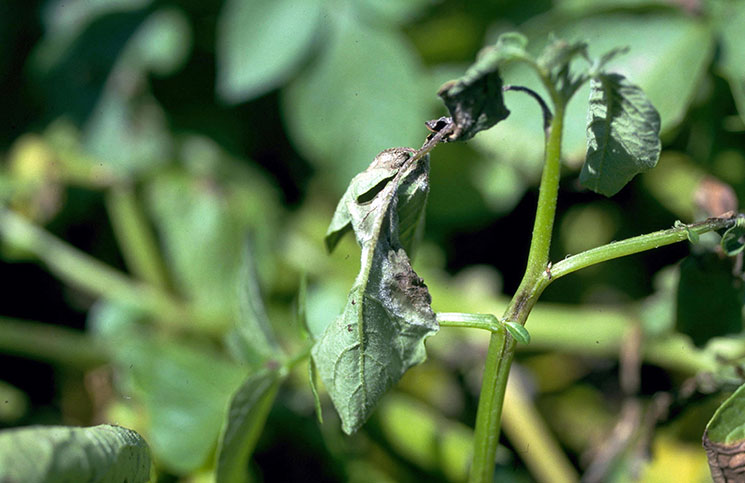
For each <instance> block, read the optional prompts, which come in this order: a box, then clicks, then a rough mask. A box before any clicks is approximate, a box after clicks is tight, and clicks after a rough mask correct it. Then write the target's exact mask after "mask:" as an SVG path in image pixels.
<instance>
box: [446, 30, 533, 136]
mask: <svg viewBox="0 0 745 483" xmlns="http://www.w3.org/2000/svg"><path fill="white" fill-rule="evenodd" d="M526 43H527V40H526V39H525V37H524V36H522V35H520V34H518V33H508V34H503V35H501V36H500V37H499V40H498V41H497V43H496V45H494V46H493V47H487V48H486V49H484V50H483V51H482V52H481V53H480V55H479V58H478V60H477V61H476V63H475V64H473V65H472V66H471V67H470V68H469V69H468V70H467V71H466V73H465V74H464V75H463V77H461V78H460V79H457V80H454V81H450V82H447V83H445V84H444V85H443V86H442V87H440V91H439V92H438V93H437V95H439V96H440V97H441V98H442V101H443V102H444V103H445V106H447V108H448V111H450V117H452V118H453V121H454V122H455V130H454V131H453V134H451V135H450V137H449V140H451V141H454V140H457V141H465V140H467V139H470V138H472V137H473V136H474V135H475V134H476V133H477V132H479V131H483V130H485V129H489V128H490V127H492V126H494V125H495V124H497V123H498V122H499V121H502V120H504V119H506V118H507V116H509V114H510V111H509V109H507V108H506V107H505V105H504V98H503V97H502V78H501V77H500V76H499V66H500V65H501V64H502V63H504V62H508V61H511V60H517V59H521V58H525V57H527V54H526V53H525V44H526Z"/></svg>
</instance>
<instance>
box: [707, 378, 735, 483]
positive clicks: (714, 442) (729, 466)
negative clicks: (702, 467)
mask: <svg viewBox="0 0 745 483" xmlns="http://www.w3.org/2000/svg"><path fill="white" fill-rule="evenodd" d="M743 412H745V385H742V386H740V387H739V388H738V389H737V391H735V392H734V394H732V396H730V397H729V398H728V399H727V400H726V401H724V402H723V403H722V405H721V406H719V408H718V409H717V410H716V412H715V413H714V416H712V418H711V420H710V421H709V423H708V424H707V425H706V430H705V431H704V437H703V446H704V448H705V449H706V457H707V459H708V461H709V469H710V470H711V477H712V479H713V480H714V481H715V482H716V483H726V482H729V481H741V480H742V475H743V474H744V473H745V424H744V422H743V418H742V414H743Z"/></svg>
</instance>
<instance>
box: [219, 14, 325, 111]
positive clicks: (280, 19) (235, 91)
mask: <svg viewBox="0 0 745 483" xmlns="http://www.w3.org/2000/svg"><path fill="white" fill-rule="evenodd" d="M322 11H323V7H322V3H321V2H320V1H318V0H228V1H227V2H225V4H224V5H223V7H222V9H221V10H220V15H219V19H218V29H217V49H216V55H217V92H218V94H219V95H220V97H222V98H223V99H225V100H227V101H228V102H231V103H238V102H242V101H246V100H248V99H251V98H252V97H256V96H258V95H260V94H263V93H265V92H267V91H269V90H271V89H274V88H276V87H278V86H279V85H280V84H281V83H282V82H283V81H286V80H287V78H288V77H289V76H290V74H292V72H293V71H294V70H295V69H296V68H298V67H299V66H300V63H301V61H302V60H303V58H304V57H305V55H306V54H307V53H308V52H309V47H310V45H311V44H312V40H313V36H314V35H315V34H316V32H317V30H318V27H319V25H320V22H319V21H320V20H321V13H322Z"/></svg>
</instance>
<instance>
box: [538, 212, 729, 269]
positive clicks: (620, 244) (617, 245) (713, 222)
mask: <svg viewBox="0 0 745 483" xmlns="http://www.w3.org/2000/svg"><path fill="white" fill-rule="evenodd" d="M740 216H742V215H740ZM737 219H738V218H737V217H735V216H729V217H722V218H707V219H706V220H704V221H699V222H696V223H692V224H690V225H685V224H680V225H677V226H675V227H674V228H669V229H667V230H660V231H656V232H654V233H647V234H646V235H639V236H635V237H633V238H627V239H626V240H621V241H617V242H612V243H609V244H607V245H603V246H601V247H597V248H592V249H590V250H587V251H584V252H582V253H578V254H576V255H572V256H570V257H567V258H565V259H564V260H561V261H560V262H556V263H555V264H553V266H551V269H550V271H547V273H546V275H545V277H544V280H543V282H544V283H545V284H548V283H549V281H553V280H556V279H557V278H559V277H563V276H564V275H568V274H570V273H572V272H576V271H577V270H580V269H582V268H586V267H589V266H591V265H595V264H597V263H600V262H605V261H607V260H613V259H614V258H620V257H624V256H626V255H633V254H635V253H640V252H644V251H647V250H651V249H654V248H659V247H661V246H665V245H671V244H673V243H677V242H681V241H683V240H687V239H688V238H689V237H690V233H695V234H696V235H701V234H704V233H708V232H710V231H717V230H724V229H727V228H730V227H732V226H734V225H735V223H737Z"/></svg>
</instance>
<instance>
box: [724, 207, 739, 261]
mask: <svg viewBox="0 0 745 483" xmlns="http://www.w3.org/2000/svg"><path fill="white" fill-rule="evenodd" d="M744 237H745V218H742V217H738V218H737V221H736V222H735V225H734V226H732V227H731V228H730V229H728V230H727V231H725V232H724V235H722V242H721V244H722V250H724V253H726V254H727V255H729V256H730V257H733V256H735V255H737V254H738V253H741V252H742V250H743V249H745V241H744Z"/></svg>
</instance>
